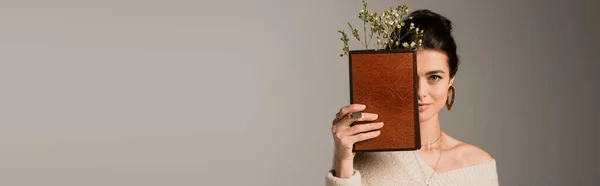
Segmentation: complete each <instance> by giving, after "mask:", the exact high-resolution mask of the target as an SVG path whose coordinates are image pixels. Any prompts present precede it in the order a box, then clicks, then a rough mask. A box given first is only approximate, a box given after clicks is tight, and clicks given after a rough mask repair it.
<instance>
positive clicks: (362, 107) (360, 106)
mask: <svg viewBox="0 0 600 186" xmlns="http://www.w3.org/2000/svg"><path fill="white" fill-rule="evenodd" d="M358 107H359V108H361V109H364V108H365V107H367V106H366V105H363V104H359V105H358Z"/></svg>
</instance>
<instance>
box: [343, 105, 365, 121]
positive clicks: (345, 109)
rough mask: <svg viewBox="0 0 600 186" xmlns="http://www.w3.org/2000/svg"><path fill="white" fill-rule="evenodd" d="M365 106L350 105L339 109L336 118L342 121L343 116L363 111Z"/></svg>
mask: <svg viewBox="0 0 600 186" xmlns="http://www.w3.org/2000/svg"><path fill="white" fill-rule="evenodd" d="M366 107H367V106H366V105H363V104H350V105H346V106H344V107H342V108H340V111H339V112H338V113H337V115H336V116H338V117H337V118H339V119H342V118H343V117H344V116H345V115H347V114H349V113H352V112H358V111H363V110H365V108H366Z"/></svg>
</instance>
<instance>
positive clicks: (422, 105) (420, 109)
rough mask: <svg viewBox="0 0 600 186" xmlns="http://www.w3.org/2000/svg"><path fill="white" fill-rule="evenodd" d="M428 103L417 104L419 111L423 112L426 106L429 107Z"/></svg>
mask: <svg viewBox="0 0 600 186" xmlns="http://www.w3.org/2000/svg"><path fill="white" fill-rule="evenodd" d="M429 105H430V104H419V112H423V111H425V110H426V109H427V108H429Z"/></svg>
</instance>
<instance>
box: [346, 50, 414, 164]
mask: <svg viewBox="0 0 600 186" xmlns="http://www.w3.org/2000/svg"><path fill="white" fill-rule="evenodd" d="M416 67H417V65H416V51H412V50H403V49H397V50H378V51H375V50H355V51H350V52H349V69H350V73H349V75H350V102H351V103H352V104H354V103H359V104H364V105H366V108H365V110H364V111H363V112H368V113H375V114H377V115H378V118H377V120H375V121H358V122H354V123H353V126H355V125H359V124H362V123H372V122H383V123H384V126H383V128H381V129H380V131H381V134H380V135H379V136H378V137H376V138H373V139H369V140H366V141H361V142H357V143H355V144H354V147H353V151H354V152H359V151H406V150H417V149H420V148H421V137H420V130H419V110H418V100H417V88H418V85H417V74H416V73H417V72H416Z"/></svg>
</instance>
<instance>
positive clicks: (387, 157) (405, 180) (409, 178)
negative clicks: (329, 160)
mask: <svg viewBox="0 0 600 186" xmlns="http://www.w3.org/2000/svg"><path fill="white" fill-rule="evenodd" d="M419 166H421V167H419ZM421 168H422V170H421ZM423 172H425V174H426V175H429V176H431V175H432V173H433V172H434V171H433V169H432V168H431V167H429V166H428V165H427V164H426V163H425V162H424V161H423V160H422V159H421V158H420V157H419V156H416V154H414V153H413V152H412V151H392V152H368V153H357V154H356V156H355V158H354V175H353V176H351V177H349V178H339V177H335V176H334V175H333V169H331V170H329V172H328V173H327V176H326V179H325V181H326V185H327V186H371V185H375V186H386V185H394V186H396V185H425V179H424V178H425V175H424V174H423ZM430 185H460V186H470V185H473V186H475V185H476V186H488V185H490V186H497V185H499V183H498V175H497V170H496V160H495V159H492V161H489V162H486V163H482V164H478V165H472V166H468V167H464V168H460V169H455V170H451V171H447V172H443V173H439V174H438V173H436V174H435V176H434V177H433V178H432V180H431V184H430Z"/></svg>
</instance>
